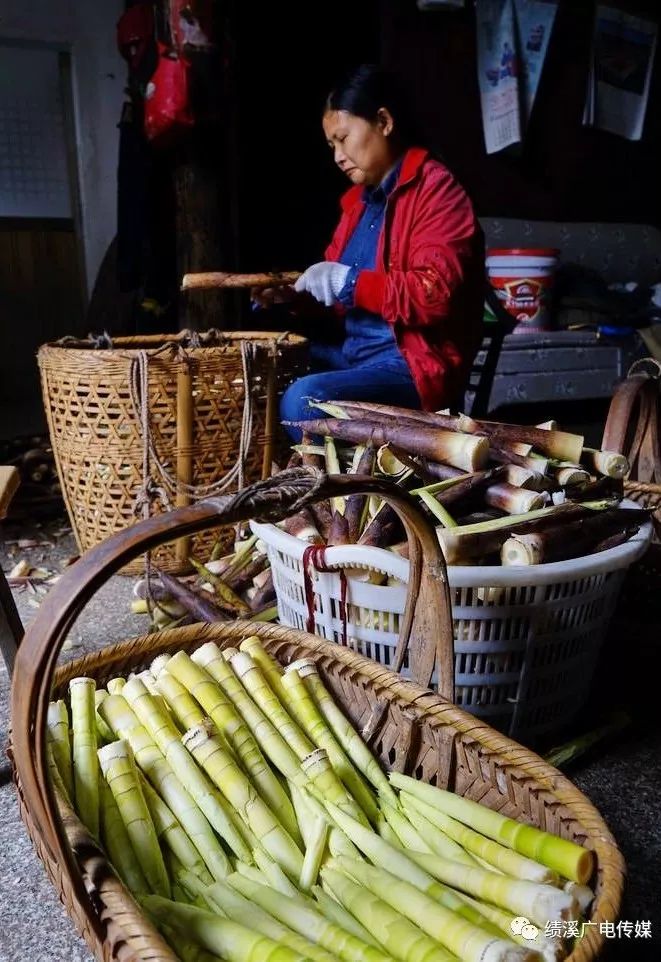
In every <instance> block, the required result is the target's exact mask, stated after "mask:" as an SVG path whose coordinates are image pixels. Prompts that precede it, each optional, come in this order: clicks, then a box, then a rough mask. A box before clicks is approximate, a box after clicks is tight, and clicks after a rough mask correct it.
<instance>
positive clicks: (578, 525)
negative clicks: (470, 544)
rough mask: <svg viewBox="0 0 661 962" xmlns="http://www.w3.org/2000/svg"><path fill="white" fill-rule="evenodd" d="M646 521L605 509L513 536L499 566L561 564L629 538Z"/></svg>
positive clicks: (643, 515) (628, 511) (636, 513)
mask: <svg viewBox="0 0 661 962" xmlns="http://www.w3.org/2000/svg"><path fill="white" fill-rule="evenodd" d="M647 518H648V514H647V512H646V511H642V510H637V509H634V508H608V509H606V510H605V511H600V512H598V513H597V514H595V515H593V516H588V517H585V518H582V519H580V520H578V521H573V522H572V521H570V522H561V523H560V524H557V525H554V526H553V527H547V528H546V529H545V530H544V531H539V532H534V531H533V532H528V533H517V534H514V535H512V536H511V537H510V538H508V539H507V540H506V541H505V542H504V543H503V546H502V548H501V562H502V564H503V565H506V566H511V565H531V564H542V563H545V562H551V561H565V560H567V559H569V558H579V557H581V556H583V555H586V554H590V553H592V552H593V551H594V550H595V547H596V546H597V545H599V544H600V543H601V542H603V541H605V540H606V539H610V538H612V537H614V536H617V535H624V534H626V535H627V536H629V537H630V536H631V534H633V533H634V532H635V531H637V530H638V528H639V527H640V525H641V524H643V523H644V521H646V520H647Z"/></svg>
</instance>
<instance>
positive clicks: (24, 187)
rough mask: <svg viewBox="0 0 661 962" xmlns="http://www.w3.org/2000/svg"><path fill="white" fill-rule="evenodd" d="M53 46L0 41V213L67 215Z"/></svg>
mask: <svg viewBox="0 0 661 962" xmlns="http://www.w3.org/2000/svg"><path fill="white" fill-rule="evenodd" d="M65 136H66V135H65V125H64V109H63V101H62V84H61V79H60V67H59V57H58V53H57V51H56V50H42V49H30V48H26V47H11V46H5V45H2V44H0V217H65V218H69V217H71V216H72V204H71V190H70V184H69V172H68V167H67V150H66V139H65Z"/></svg>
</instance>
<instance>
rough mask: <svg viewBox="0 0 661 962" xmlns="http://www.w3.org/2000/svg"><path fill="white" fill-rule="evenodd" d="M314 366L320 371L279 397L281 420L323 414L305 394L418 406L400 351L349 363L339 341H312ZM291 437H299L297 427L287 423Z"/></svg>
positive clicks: (324, 397)
mask: <svg viewBox="0 0 661 962" xmlns="http://www.w3.org/2000/svg"><path fill="white" fill-rule="evenodd" d="M310 354H311V358H312V363H313V366H315V367H318V368H320V371H319V373H316V374H308V375H307V376H306V377H301V378H299V379H298V381H294V383H293V384H291V385H290V386H289V387H288V388H287V390H286V391H285V393H284V394H283V396H282V399H281V401H280V417H281V419H282V420H283V421H307V420H309V419H310V418H317V417H322V418H323V417H325V415H324V414H323V412H322V411H319V410H317V409H316V408H313V407H310V406H309V405H308V403H307V399H308V398H314V399H315V401H373V402H375V403H377V404H395V405H398V406H400V407H407V408H418V409H419V408H420V397H419V395H418V392H417V390H416V387H415V384H414V383H413V378H412V377H411V372H410V371H409V369H408V366H407V364H406V361H405V360H404V358H403V357H401V355H399V356H393V354H392V353H391V352H387V353H384V354H383V355H381V356H380V357H379V356H377V357H375V358H370V359H369V360H367V361H363V362H361V363H358V364H354V365H351V366H350V365H349V364H348V362H347V360H346V358H345V357H344V355H343V354H342V346H341V345H329V344H312V345H311V348H310ZM286 431H287V433H288V434H289V436H290V438H292V440H293V441H294V442H296V443H298V442H300V440H301V431H300V429H299V428H292V427H286Z"/></svg>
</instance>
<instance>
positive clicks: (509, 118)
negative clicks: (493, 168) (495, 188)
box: [475, 0, 521, 154]
mask: <svg viewBox="0 0 661 962" xmlns="http://www.w3.org/2000/svg"><path fill="white" fill-rule="evenodd" d="M475 13H476V19H477V63H478V78H479V85H480V102H481V105H482V126H483V128H484V142H485V145H486V150H487V153H488V154H494V153H496V151H498V150H503V149H504V148H505V147H509V146H510V145H511V144H518V143H519V142H520V140H521V105H520V95H519V79H518V73H519V70H518V58H517V47H518V42H517V41H518V38H517V29H516V23H515V19H514V2H513V0H479V2H478V3H477V5H476V11H475Z"/></svg>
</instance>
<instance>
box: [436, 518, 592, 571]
mask: <svg viewBox="0 0 661 962" xmlns="http://www.w3.org/2000/svg"><path fill="white" fill-rule="evenodd" d="M591 512H592V509H591V508H587V507H585V505H582V504H580V505H579V504H561V505H557V506H554V507H548V508H539V510H537V511H533V512H528V513H527V514H523V515H519V516H514V517H506V518H497V519H495V520H494V521H490V522H483V523H480V524H476V525H462V526H461V527H457V528H437V531H436V533H437V535H438V540H439V542H440V545H441V548H442V549H443V554H444V556H445V561H446V563H447V564H450V565H453V564H462V563H464V564H465V563H466V562H468V561H469V560H470V559H473V558H483V557H485V556H486V555H490V554H493V553H494V552H496V551H499V550H500V548H501V547H502V545H503V544H504V542H505V541H507V539H508V538H509V537H510V535H511V534H512V533H514V532H515V533H517V534H527V533H528V532H531V531H540V530H544V529H545V528H546V527H548V526H549V525H550V526H553V525H555V524H556V522H558V523H564V522H567V521H569V520H574V519H577V518H584V517H587V515H588V514H590V513H591Z"/></svg>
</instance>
